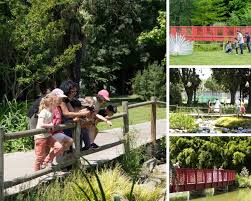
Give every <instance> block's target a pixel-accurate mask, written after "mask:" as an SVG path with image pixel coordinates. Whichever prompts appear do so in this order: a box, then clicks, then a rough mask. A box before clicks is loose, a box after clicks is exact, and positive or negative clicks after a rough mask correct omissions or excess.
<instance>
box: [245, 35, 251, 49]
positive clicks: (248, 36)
mask: <svg viewBox="0 0 251 201" xmlns="http://www.w3.org/2000/svg"><path fill="white" fill-rule="evenodd" d="M245 37H246V44H247V48H248V53H251V49H250V35H249V33H246V35H245Z"/></svg>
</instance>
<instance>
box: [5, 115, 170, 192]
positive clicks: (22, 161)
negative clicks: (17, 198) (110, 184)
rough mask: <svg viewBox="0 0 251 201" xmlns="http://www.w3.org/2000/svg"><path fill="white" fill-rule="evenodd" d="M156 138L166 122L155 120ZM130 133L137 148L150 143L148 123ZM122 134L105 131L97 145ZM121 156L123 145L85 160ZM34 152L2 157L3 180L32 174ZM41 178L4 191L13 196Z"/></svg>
mask: <svg viewBox="0 0 251 201" xmlns="http://www.w3.org/2000/svg"><path fill="white" fill-rule="evenodd" d="M156 123H157V128H156V136H157V139H160V138H162V137H163V136H165V135H166V131H167V127H166V125H167V120H165V119H162V120H157V122H156ZM129 129H130V131H135V133H136V142H137V146H140V145H143V144H146V143H147V142H150V139H151V134H150V132H151V124H150V122H146V123H141V124H136V125H130V128H129ZM122 136H123V132H122V129H121V128H114V129H110V130H105V131H102V132H100V133H99V135H98V136H97V138H96V141H95V142H96V143H97V144H98V145H105V144H109V143H112V142H117V141H119V140H121V139H122ZM122 154H123V145H118V146H116V147H112V148H109V149H106V150H103V151H99V152H96V153H92V154H89V155H86V156H85V158H86V159H88V160H89V161H90V163H92V164H97V163H103V162H105V161H109V160H112V159H115V158H117V157H119V156H120V155H122ZM33 163H34V150H32V151H28V152H15V153H8V154H5V155H4V180H5V181H8V180H12V179H14V178H17V177H21V176H25V175H28V174H31V173H32V172H33V170H32V167H33ZM40 180H41V178H37V179H34V180H32V181H29V182H26V183H24V184H22V185H17V186H14V187H12V188H9V189H7V190H6V193H7V194H13V193H15V192H19V191H21V190H23V189H26V188H30V187H32V186H36V185H37V184H38V183H39V181H40Z"/></svg>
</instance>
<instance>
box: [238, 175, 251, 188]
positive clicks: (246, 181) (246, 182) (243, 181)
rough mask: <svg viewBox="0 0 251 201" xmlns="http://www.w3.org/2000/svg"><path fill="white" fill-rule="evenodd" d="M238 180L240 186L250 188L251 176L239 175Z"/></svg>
mask: <svg viewBox="0 0 251 201" xmlns="http://www.w3.org/2000/svg"><path fill="white" fill-rule="evenodd" d="M237 181H238V184H239V187H240V188H250V187H251V178H250V177H243V176H240V175H237Z"/></svg>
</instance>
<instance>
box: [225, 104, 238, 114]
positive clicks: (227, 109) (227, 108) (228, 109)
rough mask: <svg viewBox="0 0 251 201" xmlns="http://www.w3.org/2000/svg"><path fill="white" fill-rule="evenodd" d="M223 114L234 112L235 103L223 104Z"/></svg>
mask: <svg viewBox="0 0 251 201" xmlns="http://www.w3.org/2000/svg"><path fill="white" fill-rule="evenodd" d="M222 113H223V114H235V113H236V106H235V105H225V106H224V107H222Z"/></svg>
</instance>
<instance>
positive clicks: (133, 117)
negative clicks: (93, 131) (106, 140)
mask: <svg viewBox="0 0 251 201" xmlns="http://www.w3.org/2000/svg"><path fill="white" fill-rule="evenodd" d="M150 110H151V107H150V105H146V106H142V107H137V108H132V109H129V124H130V125H132V124H139V123H143V122H147V121H150V119H151V116H150V115H151V113H150ZM121 112H122V107H121V106H118V112H117V113H121ZM165 118H166V108H165V107H160V106H157V119H165ZM112 124H113V125H112V127H109V126H108V125H107V124H106V123H104V122H101V123H99V124H98V129H99V130H100V131H102V130H107V129H110V128H122V127H123V118H118V119H114V120H112Z"/></svg>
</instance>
